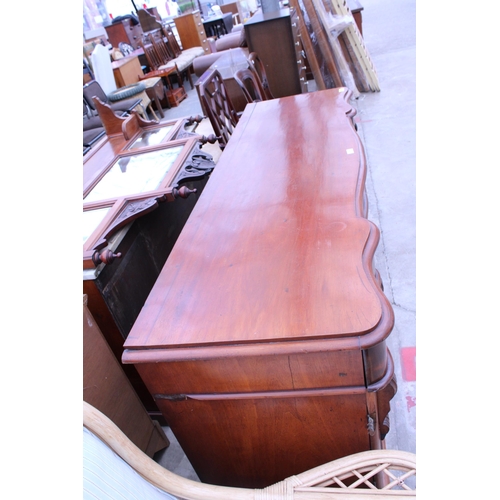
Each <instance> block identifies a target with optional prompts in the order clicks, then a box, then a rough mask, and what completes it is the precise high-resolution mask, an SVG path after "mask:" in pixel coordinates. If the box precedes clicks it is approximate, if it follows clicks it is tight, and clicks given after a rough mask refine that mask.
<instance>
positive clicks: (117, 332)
mask: <svg viewBox="0 0 500 500" xmlns="http://www.w3.org/2000/svg"><path fill="white" fill-rule="evenodd" d="M94 105H95V107H96V109H97V110H98V112H99V116H100V118H101V120H102V122H103V125H104V128H105V131H106V137H105V138H104V139H102V140H101V141H100V142H99V143H98V144H96V145H95V146H94V147H93V148H92V150H91V151H89V152H88V153H87V154H86V155H85V156H84V159H83V211H84V217H83V262H82V265H83V292H84V293H85V294H86V295H87V296H88V308H89V310H90V312H91V314H92V316H93V317H94V318H95V321H96V323H97V325H98V326H99V328H100V330H101V332H102V334H103V335H104V337H105V339H106V341H107V343H108V345H109V346H110V348H111V350H112V351H113V353H114V355H115V357H116V358H117V359H118V360H121V355H122V352H123V342H124V339H125V338H126V337H127V335H128V333H129V331H130V328H131V327H132V325H133V323H134V321H135V319H136V317H137V315H138V314H139V311H140V310H141V307H142V305H143V303H144V301H145V300H146V297H147V296H148V294H149V292H150V290H151V288H152V286H153V284H154V282H155V280H156V278H157V277H158V274H159V272H160V270H161V268H162V266H163V264H164V263H165V260H166V258H167V256H168V254H169V252H170V251H171V249H172V247H173V245H174V243H175V240H176V238H177V237H178V235H179V233H180V231H181V229H182V227H183V226H184V224H185V223H186V220H187V219H188V217H189V215H190V213H191V211H192V209H193V207H194V206H195V205H196V202H197V200H198V198H199V196H200V194H201V193H202V192H203V189H204V187H205V185H206V183H207V181H208V178H209V175H210V172H211V171H212V169H213V168H214V166H215V164H214V162H213V159H212V157H211V156H210V155H209V154H207V153H205V152H204V151H202V150H201V149H200V148H201V145H202V144H203V143H204V142H205V139H204V138H203V137H201V136H199V135H198V134H196V133H195V132H194V131H192V129H193V128H195V126H196V124H197V123H198V122H199V121H200V120H201V117H195V118H189V119H188V118H181V119H177V120H169V121H164V122H162V123H155V122H152V121H146V120H144V119H142V118H141V117H140V116H139V115H137V114H136V113H135V112H132V114H131V115H130V116H128V117H118V116H116V115H115V114H114V113H113V111H112V110H111V108H110V107H109V106H107V105H105V104H103V103H102V102H101V101H99V100H98V99H94ZM153 181H154V182H153ZM124 370H125V373H126V374H127V377H128V379H129V380H130V382H131V383H132V385H133V387H134V390H135V391H136V392H137V394H138V395H139V397H140V399H141V401H142V403H143V405H144V406H145V407H146V409H147V410H148V412H150V413H151V414H155V413H158V409H157V407H156V404H155V403H154V401H153V399H152V397H151V396H150V394H149V392H148V391H147V390H146V388H145V386H144V383H143V381H142V380H141V379H140V377H139V376H138V375H137V372H136V370H135V369H134V368H133V367H131V366H126V367H124Z"/></svg>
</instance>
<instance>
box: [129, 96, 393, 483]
mask: <svg viewBox="0 0 500 500" xmlns="http://www.w3.org/2000/svg"><path fill="white" fill-rule="evenodd" d="M347 96H348V92H347V89H345V88H342V89H330V90H325V91H321V92H312V93H308V94H300V95H296V96H290V97H285V98H281V99H274V100H270V101H264V102H260V103H254V104H249V105H248V106H247V107H246V109H245V111H244V113H243V115H242V117H241V119H240V122H239V124H238V126H237V127H236V129H235V132H234V133H233V135H232V137H231V139H230V141H229V143H228V146H227V147H226V148H225V150H224V152H223V153H222V155H221V157H220V158H219V161H218V164H217V168H216V169H215V170H214V172H213V174H212V176H211V178H210V180H209V182H208V183H207V186H206V188H205V191H204V193H203V195H202V196H201V197H200V199H199V201H198V203H197V205H196V207H195V208H194V209H193V212H192V213H191V216H190V218H189V220H188V222H187V223H186V225H185V226H184V229H183V231H182V233H181V234H180V236H179V238H178V240H177V243H176V245H175V246H174V248H173V250H172V252H171V254H170V256H169V258H168V259H167V261H166V263H165V266H164V267H163V269H162V271H161V273H160V275H159V277H158V279H157V281H156V283H155V285H154V287H153V289H152V290H151V293H150V295H149V297H148V299H147V300H146V302H145V304H144V307H143V308H142V310H141V313H140V314H139V316H138V318H137V320H136V322H135V324H134V326H133V328H132V329H131V331H130V333H129V335H128V338H127V340H126V342H125V344H124V348H125V350H124V354H123V357H122V360H123V362H124V363H134V364H135V366H136V368H137V370H138V371H139V374H140V375H141V377H142V379H143V380H144V382H145V384H146V386H147V387H148V389H149V391H150V392H151V394H152V395H153V397H154V398H155V400H156V403H157V404H158V407H159V408H160V410H161V411H162V413H163V415H164V416H165V418H166V420H167V422H168V424H169V425H170V426H171V428H172V430H173V432H174V434H175V436H176V437H177V439H178V440H179V443H180V444H181V446H182V448H183V449H184V451H185V453H186V455H187V457H188V459H189V460H190V462H191V463H192V465H193V467H194V469H195V470H196V472H197V473H198V476H199V477H200V479H201V480H202V481H203V482H208V483H215V484H222V485H232V486H244V487H263V486H265V485H269V484H272V483H274V482H276V481H279V480H282V479H284V478H285V477H288V476H290V475H293V474H297V473H299V472H301V471H304V470H307V469H309V468H311V467H314V466H317V465H320V464H322V463H324V462H328V461H330V460H334V459H336V458H339V457H343V456H346V455H349V454H352V453H356V452H360V451H365V450H368V449H380V448H381V447H383V438H384V436H385V434H386V433H387V432H388V422H387V420H386V417H387V414H388V412H389V403H390V399H391V398H392V397H393V396H394V394H395V391H396V387H395V379H394V371H393V363H392V359H391V356H390V353H389V351H388V349H387V346H386V344H385V339H386V338H387V336H388V335H389V334H390V332H391V330H392V327H393V321H394V317H393V311H392V308H391V305H390V303H389V302H388V300H387V298H386V297H385V296H384V294H383V292H382V289H381V285H380V283H379V281H378V279H377V273H376V271H375V270H374V269H373V268H372V259H373V254H374V252H375V249H376V246H377V244H378V239H379V231H378V229H377V227H376V226H375V225H374V224H373V223H372V222H370V221H368V220H367V219H366V215H367V205H366V197H365V176H366V166H365V157H364V152H363V147H362V144H361V142H360V139H359V137H358V135H357V133H356V132H355V129H354V127H353V124H352V116H353V114H354V112H353V110H352V108H351V106H350V105H349V103H348V100H347Z"/></svg>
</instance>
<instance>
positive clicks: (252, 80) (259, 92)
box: [234, 68, 267, 102]
mask: <svg viewBox="0 0 500 500" xmlns="http://www.w3.org/2000/svg"><path fill="white" fill-rule="evenodd" d="M234 79H235V80H236V82H237V83H238V85H239V86H240V87H241V90H242V91H243V94H244V95H245V98H246V100H247V101H248V102H259V101H266V100H267V97H266V94H265V92H264V89H263V87H262V85H261V83H260V81H259V79H258V78H257V75H256V74H255V73H254V72H253V71H252V70H251V69H248V68H243V69H239V70H238V71H236V73H235V74H234Z"/></svg>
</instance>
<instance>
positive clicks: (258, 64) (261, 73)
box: [248, 52, 274, 99]
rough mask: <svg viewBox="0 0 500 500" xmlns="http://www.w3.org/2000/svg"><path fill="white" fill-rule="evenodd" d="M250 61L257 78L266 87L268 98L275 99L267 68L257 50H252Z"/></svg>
mask: <svg viewBox="0 0 500 500" xmlns="http://www.w3.org/2000/svg"><path fill="white" fill-rule="evenodd" d="M248 63H249V66H250V69H251V70H252V71H253V72H254V73H255V75H256V76H257V78H258V79H259V81H260V83H261V86H262V88H263V89H264V93H265V95H266V98H267V99H274V96H273V94H272V92H271V89H270V88H269V82H268V80H267V75H266V68H265V67H264V63H263V62H262V60H261V59H260V58H259V56H258V55H257V54H256V53H255V52H251V53H250V54H249V55H248Z"/></svg>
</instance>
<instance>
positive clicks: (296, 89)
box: [245, 9, 307, 97]
mask: <svg viewBox="0 0 500 500" xmlns="http://www.w3.org/2000/svg"><path fill="white" fill-rule="evenodd" d="M245 34H246V39H247V43H248V50H249V52H256V53H257V54H258V56H259V57H260V59H261V60H262V62H263V63H264V66H265V68H266V74H267V78H268V80H269V87H270V88H271V92H272V94H273V95H274V97H285V96H289V95H295V94H301V93H302V92H307V80H306V74H305V66H306V65H305V62H304V57H303V56H302V53H301V50H302V46H301V43H300V39H299V36H298V23H297V13H296V12H295V11H294V10H290V9H281V10H280V11H277V12H268V13H265V14H264V13H262V12H258V13H257V14H255V15H254V16H253V17H252V18H251V19H249V20H248V21H247V22H246V23H245Z"/></svg>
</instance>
